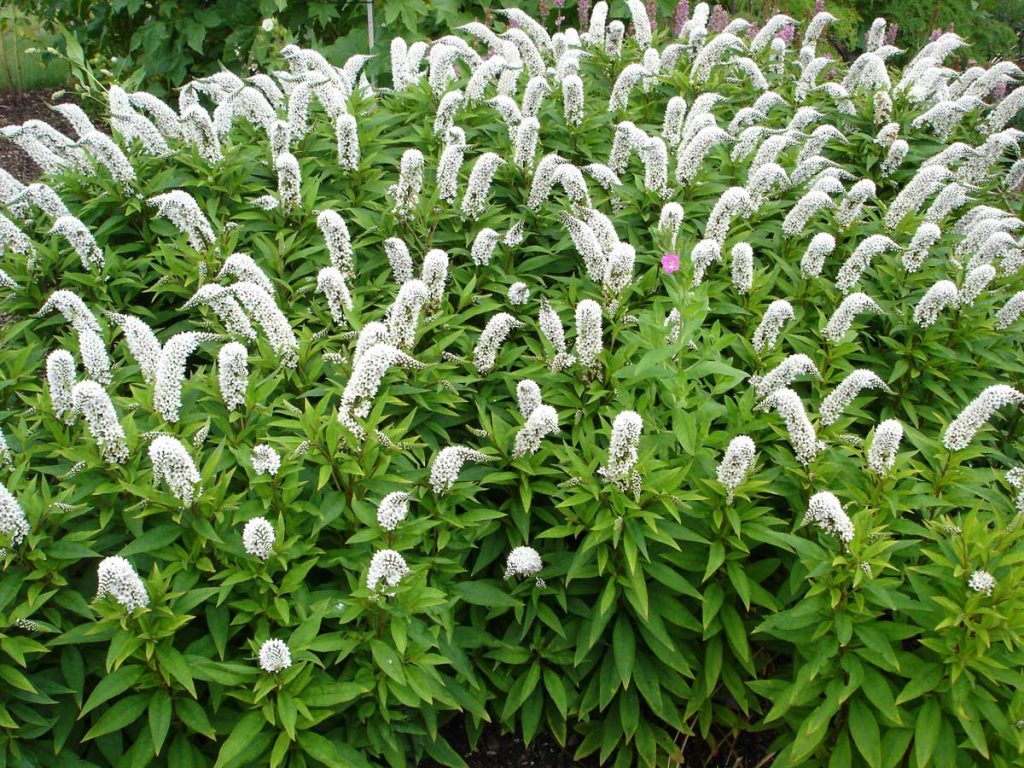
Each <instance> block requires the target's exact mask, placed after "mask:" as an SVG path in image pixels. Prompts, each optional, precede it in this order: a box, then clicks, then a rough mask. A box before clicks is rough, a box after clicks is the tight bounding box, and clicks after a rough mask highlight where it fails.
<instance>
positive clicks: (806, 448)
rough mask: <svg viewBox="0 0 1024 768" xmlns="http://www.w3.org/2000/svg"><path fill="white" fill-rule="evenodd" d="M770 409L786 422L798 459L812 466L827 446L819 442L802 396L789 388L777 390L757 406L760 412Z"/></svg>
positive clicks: (805, 464)
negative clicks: (815, 458) (816, 457)
mask: <svg viewBox="0 0 1024 768" xmlns="http://www.w3.org/2000/svg"><path fill="white" fill-rule="evenodd" d="M769 409H774V410H776V411H778V413H779V415H781V416H782V418H783V420H784V421H785V422H786V431H787V433H788V434H789V442H790V444H791V445H792V446H793V451H794V452H795V453H796V457H797V459H799V461H800V463H801V464H803V465H804V466H807V465H808V464H810V463H811V462H812V461H813V460H814V457H815V456H817V455H818V454H819V453H820V452H821V451H822V450H824V448H825V444H824V443H823V442H822V441H820V440H818V437H817V435H816V434H815V432H814V425H812V424H811V421H810V419H808V418H807V412H806V411H805V410H804V404H803V401H802V400H801V399H800V396H799V395H798V394H797V393H796V392H794V391H793V390H792V389H790V388H788V387H783V388H782V389H777V390H775V391H774V392H772V393H771V394H770V395H768V397H766V398H765V399H764V400H762V401H761V403H760V404H758V406H757V410H759V411H766V410H769Z"/></svg>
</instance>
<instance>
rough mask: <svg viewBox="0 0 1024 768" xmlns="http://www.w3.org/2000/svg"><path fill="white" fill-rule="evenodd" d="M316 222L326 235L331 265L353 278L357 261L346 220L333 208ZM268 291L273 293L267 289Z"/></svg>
mask: <svg viewBox="0 0 1024 768" xmlns="http://www.w3.org/2000/svg"><path fill="white" fill-rule="evenodd" d="M316 224H317V226H318V227H319V228H320V231H321V232H322V233H323V235H324V241H325V242H326V243H327V251H328V253H329V254H330V257H331V266H333V267H335V268H336V269H337V270H339V271H340V272H341V273H342V275H344V276H345V277H346V278H347V279H349V280H351V279H352V278H354V277H355V274H356V271H355V262H354V260H353V255H352V238H351V237H350V236H349V233H348V227H347V226H346V225H345V220H344V219H343V218H342V217H341V216H339V215H338V214H337V213H335V212H334V211H331V210H327V211H323V212H322V213H321V214H320V215H319V216H317V219H316ZM264 289H265V290H267V293H273V291H272V290H270V289H267V288H266V287H265V286H264Z"/></svg>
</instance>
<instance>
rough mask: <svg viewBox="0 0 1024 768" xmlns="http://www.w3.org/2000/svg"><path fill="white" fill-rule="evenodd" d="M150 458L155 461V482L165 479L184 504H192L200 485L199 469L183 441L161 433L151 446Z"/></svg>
mask: <svg viewBox="0 0 1024 768" xmlns="http://www.w3.org/2000/svg"><path fill="white" fill-rule="evenodd" d="M149 459H150V461H151V462H152V463H153V484H154V485H159V484H160V482H161V481H163V482H164V483H166V484H167V487H168V488H169V489H170V491H171V493H172V494H173V495H174V497H175V498H177V499H178V501H180V502H181V503H182V505H183V506H190V505H191V504H192V501H193V499H194V498H195V493H196V487H197V486H198V485H199V479H200V478H199V470H198V469H196V465H195V462H194V461H192V457H191V456H190V455H189V453H188V451H187V450H186V449H185V446H184V445H182V444H181V441H180V440H178V439H177V438H176V437H171V436H170V435H159V436H158V437H157V438H156V439H155V440H154V441H153V442H152V443H151V444H150V446H149Z"/></svg>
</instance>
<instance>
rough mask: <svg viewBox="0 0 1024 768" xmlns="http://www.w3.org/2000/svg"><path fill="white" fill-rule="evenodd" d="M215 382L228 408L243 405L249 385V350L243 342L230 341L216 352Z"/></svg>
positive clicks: (232, 408)
mask: <svg viewBox="0 0 1024 768" xmlns="http://www.w3.org/2000/svg"><path fill="white" fill-rule="evenodd" d="M217 383H218V385H219V386H220V395H221V397H222V398H223V399H224V405H226V406H227V408H228V410H229V411H231V410H234V409H235V408H241V407H242V406H243V405H245V391H246V389H248V387H249V351H248V350H247V349H246V348H245V346H244V345H243V344H240V343H238V342H237V341H231V342H228V343H227V344H225V345H224V346H223V347H221V348H220V352H219V353H218V354H217Z"/></svg>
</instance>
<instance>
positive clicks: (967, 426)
mask: <svg viewBox="0 0 1024 768" xmlns="http://www.w3.org/2000/svg"><path fill="white" fill-rule="evenodd" d="M1022 402H1024V394H1021V393H1020V392H1018V391H1017V390H1016V389H1014V388H1013V387H1008V386H1006V385H1005V384H996V385H994V386H991V387H988V388H986V389H985V390H984V391H983V392H982V393H981V394H980V395H978V396H977V397H976V398H975V399H974V400H972V401H971V402H970V404H969V405H968V406H967V407H966V408H964V410H963V411H962V412H961V413H960V415H959V416H957V417H956V418H955V419H954V420H953V421H952V422H951V423H950V425H949V426H948V427H947V428H946V432H945V434H944V435H943V436H942V443H943V445H945V446H946V448H947V449H948V450H950V451H962V450H963V449H964V448H966V447H967V446H968V445H970V443H971V441H972V440H974V435H975V433H977V431H978V430H979V429H980V428H981V427H982V426H984V425H985V423H986V422H988V420H989V419H991V418H992V415H993V414H994V413H995V412H996V411H997V410H998V409H999V408H1002V407H1003V406H1004V405H1010V404H1013V405H1020V404H1021V403H1022Z"/></svg>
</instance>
